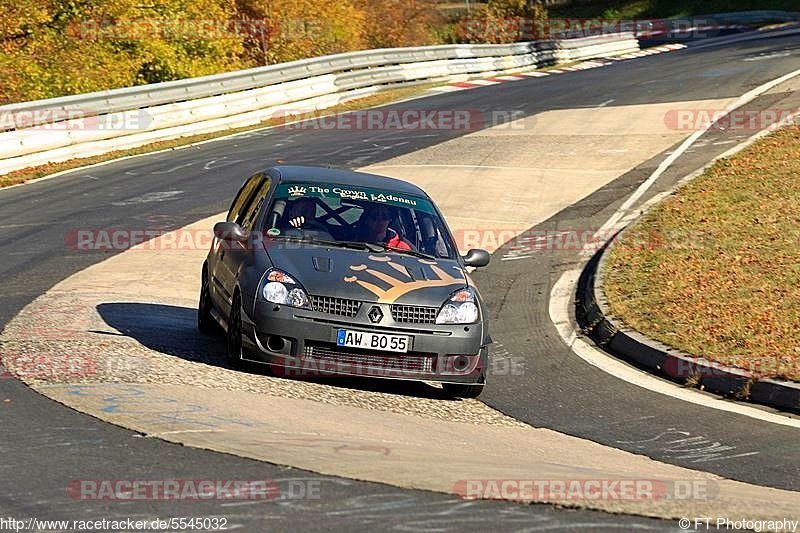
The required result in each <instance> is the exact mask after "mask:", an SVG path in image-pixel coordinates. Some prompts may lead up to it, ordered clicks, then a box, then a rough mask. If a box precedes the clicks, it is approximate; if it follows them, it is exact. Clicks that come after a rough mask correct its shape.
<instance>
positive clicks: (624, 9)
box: [548, 0, 800, 19]
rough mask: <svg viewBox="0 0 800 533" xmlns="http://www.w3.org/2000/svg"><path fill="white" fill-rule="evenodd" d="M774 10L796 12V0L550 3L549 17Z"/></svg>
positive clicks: (799, 2) (798, 8)
mask: <svg viewBox="0 0 800 533" xmlns="http://www.w3.org/2000/svg"><path fill="white" fill-rule="evenodd" d="M755 9H758V10H761V9H769V10H772V9H775V10H781V11H800V0H759V1H758V2H756V1H753V0H750V1H746V0H716V1H704V0H611V1H608V2H599V1H598V2H592V3H590V4H583V3H582V4H581V5H572V6H569V5H568V6H551V7H549V8H548V11H549V13H550V16H551V17H580V18H596V17H605V18H623V19H631V18H668V17H688V16H692V15H707V14H710V13H725V12H730V11H750V10H755Z"/></svg>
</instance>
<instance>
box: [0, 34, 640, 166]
mask: <svg viewBox="0 0 800 533" xmlns="http://www.w3.org/2000/svg"><path fill="white" fill-rule="evenodd" d="M638 49H639V45H638V42H637V40H636V39H635V38H634V36H633V35H632V34H630V33H621V34H616V35H602V36H596V37H586V38H581V39H570V40H563V41H536V42H527V43H514V44H503V45H442V46H427V47H415V48H395V49H379V50H367V51H362V52H351V53H347V54H337V55H331V56H324V57H318V58H313V59H304V60H300V61H292V62H290V63H281V64H278V65H270V66H267V67H260V68H256V69H249V70H242V71H237V72H230V73H225V74H219V75H215V76H204V77H200V78H191V79H187V80H180V81H174V82H166V83H158V84H152V85H142V86H137V87H129V88H124V89H114V90H110V91H101V92H96V93H89V94H81V95H74V96H66V97H62V98H52V99H47V100H38V101H35V102H24V103H19V104H10V105H5V106H0V117H25V120H24V123H20V122H18V121H14V120H9V119H8V118H4V119H3V120H0V175H1V174H5V173H8V172H11V171H14V170H19V169H22V168H26V167H30V166H36V165H42V164H46V163H53V162H60V161H66V160H69V159H73V158H78V157H90V156H94V155H99V154H102V153H107V152H109V151H112V150H121V149H127V148H134V147H136V146H141V145H144V144H148V143H152V142H157V141H161V140H167V139H174V138H178V137H182V136H188V135H194V134H199V133H208V132H212V131H219V130H225V129H229V128H235V127H241V126H247V125H253V124H258V123H259V122H261V121H263V120H265V119H267V118H270V117H272V116H276V115H277V114H285V113H290V112H291V111H293V110H294V111H308V110H311V109H323V108H326V107H330V106H333V105H336V104H337V103H339V102H342V101H344V100H347V99H352V98H356V97H360V96H364V95H367V94H371V93H374V92H376V91H378V90H380V89H383V88H386V87H396V86H399V85H404V84H410V83H422V82H426V81H446V80H453V79H466V78H468V77H470V76H476V75H493V74H496V73H502V72H508V71H515V70H524V69H533V68H537V67H541V66H546V65H554V64H558V63H564V62H570V61H578V60H583V59H588V58H594V57H607V56H612V55H617V54H624V53H628V52H631V51H636V50H638ZM136 110H141V113H140V114H139V115H138V118H139V119H140V121H139V123H138V126H137V127H135V128H128V129H123V128H114V129H102V128H86V127H80V125H79V123H78V122H74V120H77V121H80V120H84V121H85V120H86V119H87V117H91V116H100V117H103V119H104V120H106V121H107V122H110V123H117V124H121V123H123V122H124V121H125V120H126V117H129V116H130V113H131V112H132V111H136ZM69 116H73V117H75V116H77V117H80V118H78V119H74V120H73V121H70V120H68V119H66V117H69ZM15 124H16V126H15ZM20 125H22V126H23V127H20ZM45 126H48V127H45Z"/></svg>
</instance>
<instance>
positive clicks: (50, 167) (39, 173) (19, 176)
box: [0, 84, 436, 188]
mask: <svg viewBox="0 0 800 533" xmlns="http://www.w3.org/2000/svg"><path fill="white" fill-rule="evenodd" d="M434 86H436V84H422V85H415V86H413V87H401V88H397V89H389V90H386V91H382V92H379V93H377V94H373V95H370V96H365V97H364V98H358V99H355V100H350V101H348V102H343V103H341V104H338V105H336V106H333V107H329V108H327V109H324V110H323V111H322V112H321V113H320V116H328V115H334V114H336V113H346V112H348V111H356V110H359V109H366V108H370V107H375V106H380V105H385V104H389V103H392V102H395V101H399V100H403V99H406V98H411V97H413V96H417V95H419V94H421V93H423V92H425V91H427V90H428V89H430V88H431V87H434ZM285 122H286V120H285V119H284V118H279V117H276V118H273V119H269V120H265V121H263V122H261V123H259V124H254V125H252V126H244V127H241V128H232V129H226V130H220V131H216V132H213V133H203V134H200V135H190V136H187V137H179V138H177V139H171V140H168V141H159V142H154V143H149V144H145V145H142V146H139V147H136V148H131V149H128V150H116V151H114V152H108V153H106V154H102V155H98V156H93V157H85V158H77V159H70V160H69V161H63V162H61V163H50V164H46V165H39V166H36V167H30V168H25V169H22V170H17V171H14V172H9V173H8V174H5V175H2V176H0V188H3V187H8V186H11V185H17V184H19V183H25V182H27V181H31V180H35V179H37V178H42V177H45V176H49V175H50V174H55V173H56V172H63V171H66V170H72V169H75V168H79V167H83V166H87V165H95V164H97V163H103V162H105V161H111V160H113V159H119V158H121V157H128V156H132V155H139V154H145V153H149V152H157V151H159V150H167V149H170V148H180V147H182V146H186V145H188V144H193V143H198V142H202V141H208V140H211V139H217V138H219V137H225V136H228V135H232V134H235V133H242V132H245V131H252V130H257V129H262V128H267V127H270V126H279V125H281V124H284V123H285Z"/></svg>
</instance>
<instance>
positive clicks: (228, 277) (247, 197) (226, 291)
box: [208, 172, 264, 316]
mask: <svg viewBox="0 0 800 533" xmlns="http://www.w3.org/2000/svg"><path fill="white" fill-rule="evenodd" d="M263 180H264V174H263V173H260V172H259V173H258V174H254V175H252V176H250V177H249V178H247V181H245V182H244V185H242V188H241V189H239V192H238V193H237V194H236V197H235V198H234V199H233V203H232V204H231V208H230V210H229V211H228V216H227V217H226V220H227V221H228V222H236V223H237V224H238V223H240V222H241V221H242V219H243V218H244V216H245V213H246V211H247V208H248V206H249V205H250V203H251V201H252V199H253V197H254V196H255V194H256V191H258V188H259V185H261V183H262V181H263ZM239 248H244V245H243V244H242V243H231V242H226V241H223V240H221V239H217V238H216V237H215V238H214V244H213V245H212V247H211V254H210V256H209V264H208V269H209V274H210V275H211V283H210V289H211V297H212V298H213V299H214V303H215V304H216V306H217V308H218V309H219V310H220V311H222V312H223V313H224V315H223V316H227V315H228V313H229V312H230V305H231V299H232V297H233V292H232V291H233V287H234V286H235V283H236V280H235V279H234V278H233V272H231V270H230V260H229V259H230V258H228V261H226V257H227V256H228V255H229V252H231V251H235V250H237V249H239Z"/></svg>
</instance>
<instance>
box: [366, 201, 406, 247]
mask: <svg viewBox="0 0 800 533" xmlns="http://www.w3.org/2000/svg"><path fill="white" fill-rule="evenodd" d="M391 220H392V213H391V211H390V210H389V208H388V207H387V206H385V205H379V204H378V205H371V206H369V207H367V208H366V209H365V210H364V213H363V214H362V215H361V219H360V221H361V222H362V224H361V225H360V228H359V232H358V239H357V240H359V241H362V242H374V243H380V244H383V245H385V246H386V247H387V248H397V249H399V250H411V245H410V244H409V243H407V242H406V241H405V240H403V238H402V237H400V235H399V234H398V233H397V232H396V231H395V230H393V229H392V228H390V227H389V222H390V221H391Z"/></svg>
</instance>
